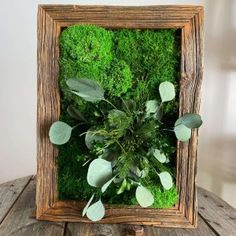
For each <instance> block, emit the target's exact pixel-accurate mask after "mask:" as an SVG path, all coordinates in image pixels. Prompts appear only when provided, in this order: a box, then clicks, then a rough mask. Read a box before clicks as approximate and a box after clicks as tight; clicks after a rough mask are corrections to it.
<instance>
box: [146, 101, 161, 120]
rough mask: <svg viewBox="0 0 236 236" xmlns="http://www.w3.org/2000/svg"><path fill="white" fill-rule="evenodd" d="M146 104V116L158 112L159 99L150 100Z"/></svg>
mask: <svg viewBox="0 0 236 236" xmlns="http://www.w3.org/2000/svg"><path fill="white" fill-rule="evenodd" d="M145 106H146V117H149V116H150V115H153V114H155V113H156V112H157V109H158V102H157V100H149V101H147V102H146V104H145Z"/></svg>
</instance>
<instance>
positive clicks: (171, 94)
mask: <svg viewBox="0 0 236 236" xmlns="http://www.w3.org/2000/svg"><path fill="white" fill-rule="evenodd" d="M159 93H160V96H161V101H162V102H168V101H171V100H173V99H174V98H175V87H174V85H173V84H172V83H171V82H168V81H165V82H162V83H161V84H160V86H159Z"/></svg>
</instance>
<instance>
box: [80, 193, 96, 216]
mask: <svg viewBox="0 0 236 236" xmlns="http://www.w3.org/2000/svg"><path fill="white" fill-rule="evenodd" d="M94 195H95V194H93V195H92V196H91V198H90V199H89V201H88V202H87V204H86V206H85V207H84V209H83V212H82V216H85V214H86V212H87V210H88V208H89V206H90V204H91V202H92V201H93V198H94Z"/></svg>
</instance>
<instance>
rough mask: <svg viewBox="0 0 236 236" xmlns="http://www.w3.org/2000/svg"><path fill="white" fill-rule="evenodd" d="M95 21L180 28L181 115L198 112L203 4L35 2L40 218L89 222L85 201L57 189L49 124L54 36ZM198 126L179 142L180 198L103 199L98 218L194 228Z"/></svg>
mask: <svg viewBox="0 0 236 236" xmlns="http://www.w3.org/2000/svg"><path fill="white" fill-rule="evenodd" d="M73 24H96V25H99V26H102V27H106V28H132V29H133V28H140V29H144V28H145V29H162V28H179V29H181V69H180V70H181V73H180V77H181V78H180V93H179V115H182V114H184V113H186V112H193V113H198V112H199V104H200V87H201V83H202V68H203V62H202V53H203V46H202V45H203V43H202V41H203V7H201V6H178V5H177V6H142V7H123V6H122V7H121V6H78V5H41V6H39V8H38V109H37V116H38V120H37V135H38V139H37V193H36V205H37V211H36V217H37V219H38V220H50V221H72V222H90V221H89V220H88V219H87V218H85V217H82V216H81V212H82V208H83V206H84V203H81V202H77V201H60V200H58V192H57V166H56V158H57V154H58V151H57V148H56V147H55V146H53V145H52V144H51V143H50V141H49V138H48V131H49V127H50V125H51V124H52V122H54V121H56V120H58V118H59V115H60V93H59V87H58V67H59V66H58V58H59V44H58V37H59V35H60V32H61V30H62V28H63V27H68V26H69V25H73ZM197 139H198V131H197V130H194V131H193V132H192V138H191V139H190V141H188V142H185V143H183V142H178V143H177V176H176V180H177V181H176V184H177V189H178V192H179V201H178V202H177V204H176V205H175V206H174V207H173V208H171V209H151V208H148V209H143V208H140V207H138V206H127V207H126V208H120V207H118V206H115V205H106V216H105V218H103V219H102V220H101V221H100V222H101V223H126V224H142V225H153V226H159V227H183V228H194V227H196V225H197V202H196V187H195V178H196V167H197V166H196V161H197V159H196V158H197Z"/></svg>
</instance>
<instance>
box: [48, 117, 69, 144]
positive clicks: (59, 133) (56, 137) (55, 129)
mask: <svg viewBox="0 0 236 236" xmlns="http://www.w3.org/2000/svg"><path fill="white" fill-rule="evenodd" d="M71 131H72V127H71V126H69V125H68V124H66V123H64V122H62V121H56V122H54V123H53V124H52V126H51V127H50V130H49V139H50V141H51V143H53V144H56V145H62V144H65V143H67V142H68V141H69V139H70V136H71Z"/></svg>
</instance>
